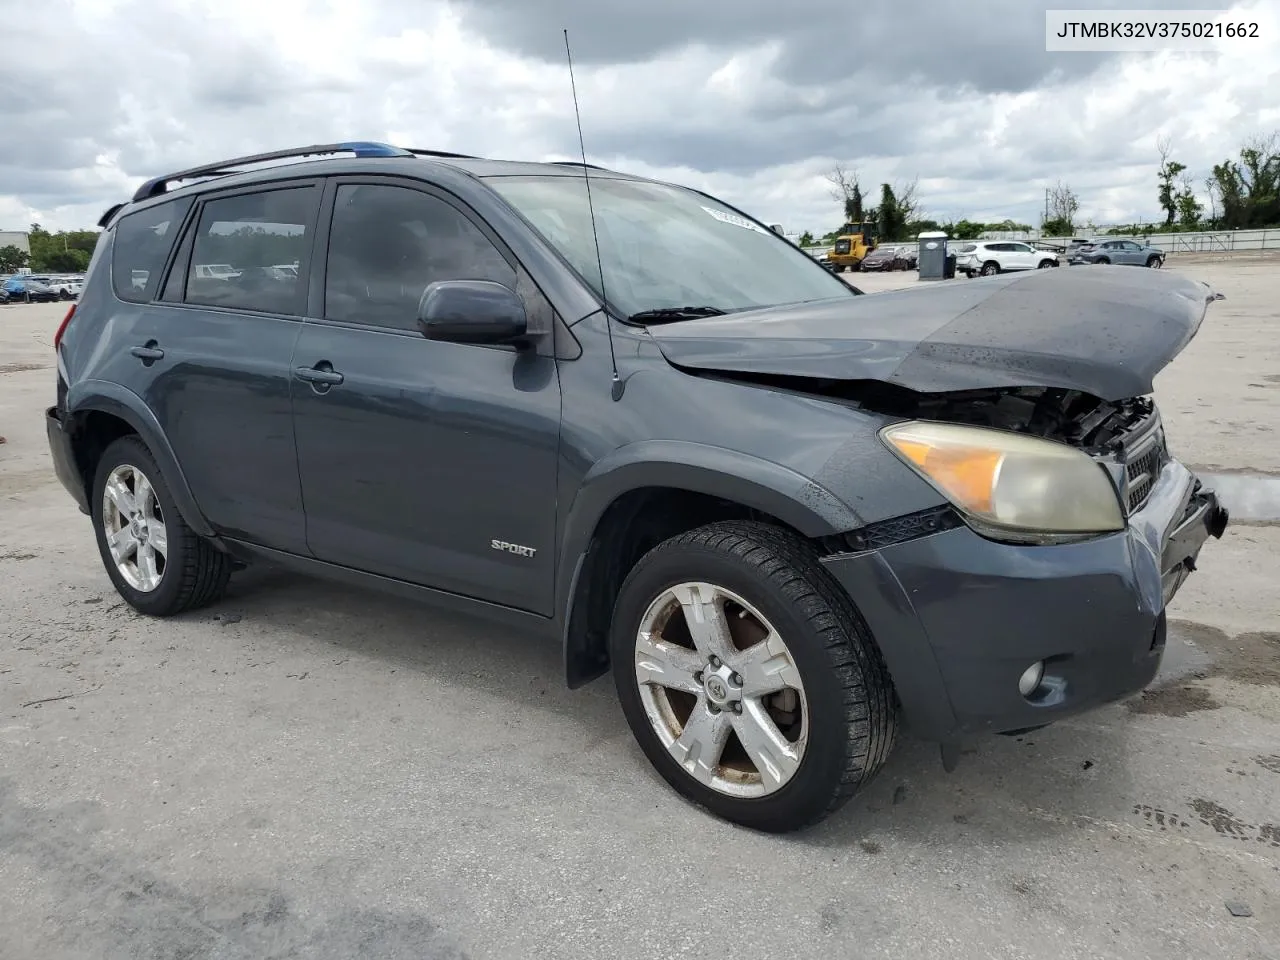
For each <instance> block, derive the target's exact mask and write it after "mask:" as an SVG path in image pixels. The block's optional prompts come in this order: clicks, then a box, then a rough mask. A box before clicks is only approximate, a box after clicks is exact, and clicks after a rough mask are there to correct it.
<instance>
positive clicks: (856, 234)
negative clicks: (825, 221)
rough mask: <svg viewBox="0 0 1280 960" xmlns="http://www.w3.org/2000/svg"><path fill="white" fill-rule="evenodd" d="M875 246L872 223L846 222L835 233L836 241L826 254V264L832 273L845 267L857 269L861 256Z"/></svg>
mask: <svg viewBox="0 0 1280 960" xmlns="http://www.w3.org/2000/svg"><path fill="white" fill-rule="evenodd" d="M875 248H876V237H875V224H874V223H865V222H864V223H846V224H845V225H844V226H843V227H841V228H840V233H839V234H837V235H836V242H835V244H834V245H833V246H832V248H831V252H830V253H828V254H827V266H828V267H830V268H831V270H832V271H833V272H834V273H840V272H841V271H843V270H844V269H845V268H848V269H849V270H857V269H859V268H860V267H861V266H862V258H863V257H865V256H866V255H867V254H868V253H870V252H871V251H872V250H874V249H875Z"/></svg>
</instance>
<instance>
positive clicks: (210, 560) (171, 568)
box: [91, 436, 232, 617]
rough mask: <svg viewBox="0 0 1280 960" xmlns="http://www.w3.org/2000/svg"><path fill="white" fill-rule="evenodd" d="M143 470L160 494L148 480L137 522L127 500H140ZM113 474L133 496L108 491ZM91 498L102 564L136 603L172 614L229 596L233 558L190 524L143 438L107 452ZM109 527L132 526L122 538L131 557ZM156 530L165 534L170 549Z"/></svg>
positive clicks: (151, 613)
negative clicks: (117, 553)
mask: <svg viewBox="0 0 1280 960" xmlns="http://www.w3.org/2000/svg"><path fill="white" fill-rule="evenodd" d="M139 477H141V478H142V481H145V486H146V487H150V489H151V491H152V492H153V494H154V495H150V494H146V493H145V487H144V492H143V497H142V499H143V502H142V503H139V504H137V510H136V512H135V513H134V516H137V517H138V521H137V522H135V523H130V522H128V514H127V511H126V509H125V508H124V505H126V504H129V503H133V502H134V501H133V498H134V495H135V494H137V493H138V492H139ZM109 480H110V481H113V484H114V482H119V483H120V484H122V485H123V489H124V492H125V493H127V494H128V497H127V498H121V497H119V496H111V495H109V494H108V492H107V484H108V481H109ZM113 488H114V486H113ZM91 498H92V499H91V503H92V507H93V527H94V534H95V538H96V539H97V542H98V553H99V554H100V555H101V557H102V565H103V566H104V567H105V568H106V571H107V576H108V577H110V578H111V582H112V584H114V586H115V588H116V591H117V592H118V593H119V594H120V596H121V597H123V598H124V600H125V602H126V603H128V604H129V606H131V607H133V608H134V609H135V610H137V611H138V612H139V613H145V614H148V615H149V616H153V617H171V616H174V615H175V614H179V613H183V612H185V611H187V610H194V609H196V608H197V607H202V606H205V605H206V604H209V603H212V602H213V601H214V600H217V599H218V598H219V597H221V596H222V593H223V591H224V590H225V589H226V586H227V580H228V579H229V578H230V576H231V567H232V560H231V558H230V557H229V556H227V555H226V554H225V553H221V552H220V551H218V550H217V549H216V548H215V547H214V546H213V544H211V543H210V542H209V541H207V540H205V539H203V538H202V537H199V536H197V535H196V533H195V532H194V531H192V529H191V528H190V527H188V526H187V523H186V521H185V520H184V519H183V518H182V514H181V513H180V512H179V511H178V507H177V504H176V503H175V502H174V500H173V496H172V495H171V494H170V493H169V487H168V485H167V484H166V483H165V482H164V477H163V476H162V475H161V473H160V468H159V467H158V466H157V465H156V462H155V459H154V458H153V457H152V456H151V452H150V451H149V450H148V449H147V447H146V445H145V444H144V443H143V442H142V441H141V440H140V439H138V437H136V436H128V437H121V438H120V439H119V440H116V441H115V442H114V443H112V444H111V445H110V446H109V447H107V449H106V450H105V451H104V452H103V454H102V459H101V460H100V461H99V463H98V469H97V471H96V472H95V474H94V478H93V489H92V491H91ZM108 500H109V501H110V502H111V506H108V504H107V501H108ZM108 527H110V528H111V529H113V530H117V529H120V528H124V529H120V533H125V532H126V531H133V533H130V534H129V535H128V536H125V537H123V538H121V543H122V549H123V551H124V556H122V558H121V560H120V561H119V562H117V560H116V558H115V557H114V556H113V555H112V547H111V546H110V545H109V544H108V532H107V531H108ZM157 532H159V533H162V534H163V539H164V543H165V545H164V547H163V548H161V547H160V546H159V540H158V538H157V537H156V534H157ZM148 548H150V554H149V555H150V556H151V557H152V558H153V559H152V560H151V562H150V563H147V562H144V558H145V557H147V556H148ZM157 557H158V559H156V558H157ZM153 581H154V582H153Z"/></svg>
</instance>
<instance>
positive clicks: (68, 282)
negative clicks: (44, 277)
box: [48, 277, 84, 300]
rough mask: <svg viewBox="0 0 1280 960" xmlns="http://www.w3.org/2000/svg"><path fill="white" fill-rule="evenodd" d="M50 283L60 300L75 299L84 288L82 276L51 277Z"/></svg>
mask: <svg viewBox="0 0 1280 960" xmlns="http://www.w3.org/2000/svg"><path fill="white" fill-rule="evenodd" d="M48 283H49V287H50V289H52V290H53V292H54V293H56V294H57V295H58V299H60V300H74V299H75V298H76V297H78V296H80V291H81V290H82V289H83V288H84V279H83V278H82V277H51V278H50V279H49V281H48Z"/></svg>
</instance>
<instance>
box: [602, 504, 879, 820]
mask: <svg viewBox="0 0 1280 960" xmlns="http://www.w3.org/2000/svg"><path fill="white" fill-rule="evenodd" d="M699 596H700V597H702V598H703V599H704V600H709V601H710V605H709V606H704V607H703V609H706V610H713V611H719V612H720V613H721V614H723V624H724V625H725V626H726V627H727V626H728V625H731V624H732V625H733V626H734V631H735V632H734V633H733V634H731V636H732V637H733V639H734V640H735V641H736V644H729V645H728V646H722V647H721V649H724V650H726V651H728V653H727V654H726V657H725V659H724V661H723V662H717V661H716V660H714V659H712V658H710V657H709V656H707V650H708V649H714V648H715V646H714V642H712V641H713V640H714V638H712V641H708V640H707V639H705V638H704V639H703V641H701V642H700V643H699V644H698V645H697V646H700V647H702V651H701V652H699V650H698V649H696V648H695V644H694V643H693V642H691V640H690V637H691V634H690V633H689V630H688V628H687V624H688V620H687V619H686V618H685V617H684V616H682V610H683V607H682V606H681V604H680V603H679V602H678V598H679V597H684V598H685V599H686V601H692V600H693V599H694V598H696V597H699ZM727 607H728V608H729V609H726V608H727ZM664 610H665V611H668V612H669V615H664V614H663V613H662V611H664ZM655 611H657V612H656V613H655ZM642 630H644V633H643V634H642V633H641V631H642ZM752 630H754V634H752V633H751V631H752ZM769 631H771V632H772V634H773V635H774V636H775V637H776V638H778V640H776V641H774V643H771V645H770V646H769V647H768V657H767V663H768V668H767V669H766V668H764V667H763V666H761V665H760V661H757V666H756V668H755V669H753V668H752V667H751V665H750V663H749V661H748V658H747V655H745V654H744V653H743V649H744V648H750V649H754V650H756V651H764V650H765V647H764V646H763V644H757V645H755V646H753V644H754V643H755V641H757V640H758V639H759V638H760V637H763V636H765V635H766V633H767V632H769ZM642 637H643V638H644V639H642ZM653 638H658V640H657V641H656V642H655V641H654V640H653ZM664 641H665V642H664ZM708 643H711V646H710V647H708ZM775 644H776V645H775ZM641 647H643V651H644V660H643V661H642V662H643V664H644V665H643V666H641V665H638V661H640V660H641V656H640V654H639V651H638V648H641ZM779 648H780V649H779ZM610 653H611V656H612V662H613V675H614V683H615V685H616V687H617V690H618V697H619V700H620V702H621V704H622V710H623V713H624V715H625V716H626V718H627V722H628V723H629V724H630V726H631V730H632V733H633V734H634V735H635V737H636V740H637V741H638V742H639V744H640V747H641V749H642V750H643V751H644V753H645V756H646V757H648V759H649V762H650V763H652V764H653V766H654V768H655V769H656V770H657V771H658V773H659V774H661V775H662V777H663V778H664V779H665V780H666V781H667V782H668V783H669V784H670V785H671V786H672V787H674V788H675V789H676V791H677V792H679V793H680V794H682V795H683V796H684V797H686V798H687V799H689V800H691V801H693V802H694V803H696V804H699V805H701V806H703V807H705V808H707V809H708V810H709V811H710V812H712V813H713V814H715V815H716V816H718V817H721V818H723V819H725V820H729V821H732V822H734V823H737V824H741V825H742V826H745V827H750V828H753V829H757V830H762V831H766V832H770V833H782V832H787V831H791V830H797V829H800V828H802V827H806V826H809V825H811V824H814V823H817V822H818V821H819V820H822V819H823V818H825V817H827V816H828V815H830V814H831V813H833V812H834V811H835V810H837V809H839V808H840V807H841V806H842V805H843V804H844V803H845V802H846V801H848V800H849V798H850V797H852V796H853V795H854V793H855V792H856V791H857V790H858V789H859V788H860V787H862V786H863V785H864V784H866V783H867V782H869V781H870V780H871V778H872V777H873V776H874V775H875V774H876V773H877V772H878V771H879V769H880V768H881V767H882V766H883V765H884V763H885V761H886V759H887V758H888V756H889V753H890V751H891V750H892V748H893V744H894V740H895V738H896V735H897V728H898V702H897V698H896V695H895V693H894V689H893V683H892V681H891V680H890V678H889V674H888V670H887V669H886V667H885V665H884V661H883V660H882V658H881V656H880V652H879V650H878V649H877V648H876V645H875V643H874V641H873V640H872V638H871V635H870V632H869V631H868V629H867V627H866V625H865V623H864V622H863V620H862V618H861V616H860V615H859V614H858V612H857V610H856V609H855V607H854V605H853V603H852V602H851V601H850V600H849V598H848V596H847V595H846V594H845V593H844V591H843V590H842V589H841V588H840V587H839V586H838V585H837V584H836V583H835V582H834V581H833V580H832V579H831V578H830V576H829V575H828V574H827V572H826V571H825V570H823V569H822V567H821V565H820V564H819V563H818V561H817V557H816V555H815V553H814V552H813V550H812V549H811V548H810V547H809V545H808V544H807V543H806V542H805V541H803V540H802V539H800V538H799V537H796V536H794V535H792V534H791V533H789V532H787V531H785V530H781V529H779V528H777V527H774V526H770V525H767V524H763V523H755V522H745V521H732V522H726V523H715V524H710V525H708V526H704V527H700V528H698V529H696V530H693V531H690V532H689V533H685V534H681V535H679V536H676V537H673V538H671V539H670V540H667V541H665V542H664V543H661V544H659V545H658V546H656V547H654V548H653V549H652V550H651V551H649V553H647V554H646V555H645V556H644V557H643V558H642V559H641V560H640V562H639V563H637V564H636V566H635V567H634V568H633V569H632V570H631V572H630V573H629V574H628V575H627V578H626V580H625V582H624V583H623V585H622V590H621V592H620V593H619V596H618V601H617V604H616V606H615V608H614V618H613V624H612V626H611V629H610ZM655 664H656V665H657V667H658V669H657V670H656V672H655ZM664 664H665V666H666V668H667V669H665V670H663V669H661V667H662V666H663V665H664ZM734 669H741V670H742V671H743V673H742V675H739V674H738V673H735V672H734ZM726 671H727V672H726ZM640 672H644V673H645V674H646V676H647V677H648V678H649V679H648V680H646V681H645V682H642V681H641V679H640V677H639V676H638V674H639V673H640ZM784 676H785V677H788V678H790V680H789V681H782V680H778V679H777V678H779V677H784ZM655 678H657V679H655ZM718 681H720V682H719V686H717V685H716V684H717V682H718ZM735 683H744V684H746V685H747V686H746V687H745V688H738V687H735V686H734V684H735ZM784 683H785V685H786V688H785V689H782V690H781V692H779V693H770V694H767V695H764V696H759V695H755V696H753V695H751V694H750V693H749V692H744V691H745V690H749V689H750V687H751V686H752V685H753V684H754V685H756V688H757V689H760V690H762V691H764V690H770V689H777V685H778V684H784ZM796 684H798V688H797V687H796ZM726 691H727V693H726ZM734 691H737V692H738V694H740V697H739V699H738V700H736V701H734V700H733V699H732V697H733V696H734ZM716 696H720V697H722V698H723V697H725V696H728V697H729V698H730V699H729V701H727V706H725V707H724V709H721V710H719V711H718V712H715V711H714V702H713V698H714V697H716ZM721 702H722V703H724V702H726V701H724V700H723V699H722V701H721ZM735 703H736V706H735ZM694 711H697V713H696V717H697V718H698V722H699V726H698V728H697V729H698V730H701V731H703V733H704V734H705V736H706V739H705V740H703V741H702V743H703V745H704V748H705V747H706V746H707V745H711V749H716V748H715V746H714V745H715V744H717V743H718V744H719V745H720V749H718V750H717V751H716V759H715V761H714V764H713V765H710V766H707V765H700V764H699V763H698V762H697V760H698V759H699V758H700V757H703V756H705V755H706V750H705V749H703V750H702V751H701V752H698V751H696V750H694V751H687V750H685V749H684V748H683V746H682V744H681V739H680V738H681V737H687V736H688V735H689V733H690V728H691V726H692V724H690V723H689V718H690V717H691V716H695V713H694ZM681 713H683V718H684V719H683V720H682V719H680V716H681ZM761 718H763V720H764V721H767V722H762V720H761ZM709 724H720V726H718V727H714V728H713V727H712V726H708V725H709ZM784 727H785V729H786V730H787V732H786V733H784V732H783V729H784ZM713 729H714V730H718V731H720V732H719V734H718V736H719V739H717V738H716V735H714V734H713V732H712V731H713ZM740 730H741V731H743V733H744V735H745V736H746V738H747V741H750V742H752V743H754V744H755V745H756V751H755V752H754V753H748V751H747V749H746V748H745V747H744V742H747V741H744V740H743V739H741V738H739V733H738V732H739V731H740ZM725 731H731V732H725ZM762 731H763V732H766V735H765V736H764V737H761V736H760V734H761V732H762ZM725 738H727V741H726V739H725ZM695 739H696V738H695ZM762 745H763V749H762ZM677 755H679V756H681V757H682V759H681V760H678V759H677ZM758 755H762V756H764V757H765V758H767V759H768V760H771V761H776V765H775V764H773V763H769V762H766V763H763V764H762V763H760V762H759V761H757V760H755V759H753V757H755V756H758ZM695 769H697V770H699V772H700V775H699V776H695V773H694V772H693V771H694V770H695ZM766 770H771V771H773V776H766V775H765V773H764V771H766Z"/></svg>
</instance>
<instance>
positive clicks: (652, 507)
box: [565, 487, 791, 687]
mask: <svg viewBox="0 0 1280 960" xmlns="http://www.w3.org/2000/svg"><path fill="white" fill-rule="evenodd" d="M721 520H759V521H762V522H765V523H771V524H773V525H775V526H778V527H781V528H783V529H788V530H789V529H791V528H790V527H789V526H788V525H787V524H785V523H783V522H782V521H781V520H778V519H777V518H776V517H773V516H771V515H769V514H766V513H763V512H762V511H759V510H755V509H752V508H751V507H747V506H744V505H743V504H740V503H737V502H735V501H733V500H725V499H722V498H720V497H713V496H710V495H708V494H704V493H696V492H694V491H692V490H680V489H674V488H670V487H643V488H640V489H637V490H630V491H628V492H627V493H625V494H623V495H622V496H620V497H619V498H618V499H617V500H615V501H614V502H613V503H611V504H610V505H609V508H608V509H607V510H605V512H604V514H603V516H601V518H600V520H599V522H598V523H597V524H596V528H595V531H594V532H593V534H592V537H591V542H590V544H589V545H588V547H587V554H586V557H585V558H584V559H583V561H582V568H581V572H580V573H579V574H578V582H577V584H576V585H575V587H574V592H573V597H572V598H571V602H570V610H569V623H568V630H567V632H566V637H565V642H566V650H565V670H566V674H567V676H566V679H567V680H568V683H569V686H570V687H579V686H581V685H583V684H584V683H588V682H590V681H591V680H594V679H595V678H596V677H599V676H601V675H602V674H604V673H605V672H606V671H607V670H608V669H609V625H610V622H611V621H612V619H613V607H614V603H615V602H616V600H617V598H618V592H619V590H621V589H622V582H623V581H624V580H625V579H626V577H627V574H628V573H630V572H631V568H632V567H634V566H635V565H636V563H637V562H638V561H639V560H640V558H641V557H643V556H644V555H645V554H646V553H648V552H649V551H650V550H651V549H653V548H654V547H656V546H657V545H658V544H659V543H662V542H663V541H664V540H668V539H670V538H671V537H674V536H677V535H678V534H681V533H685V532H687V531H689V530H693V529H695V528H697V527H701V526H703V525H704V524H708V523H715V522H717V521H721Z"/></svg>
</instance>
